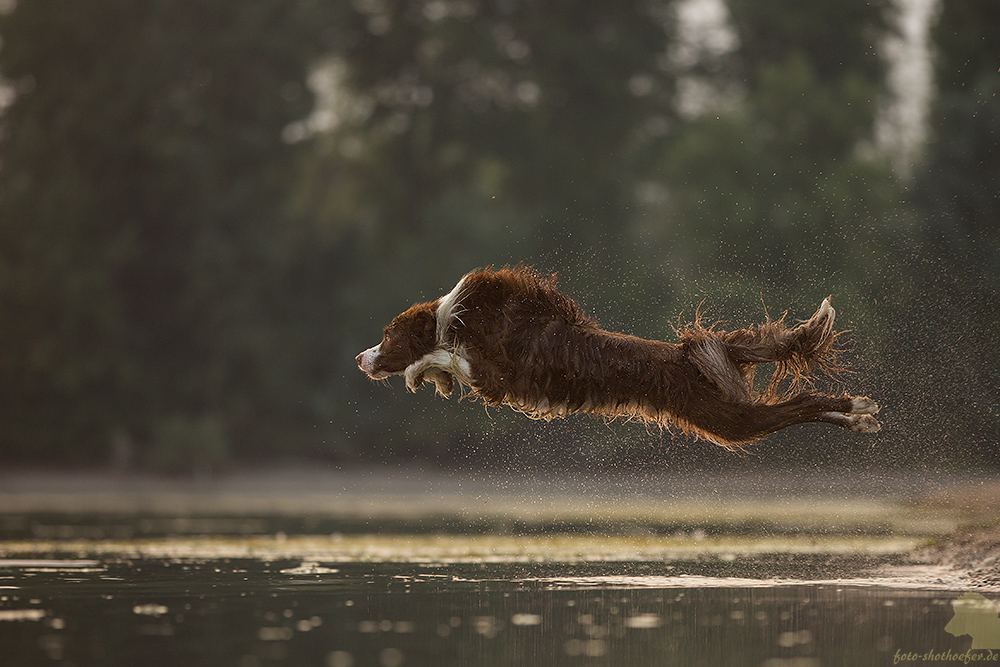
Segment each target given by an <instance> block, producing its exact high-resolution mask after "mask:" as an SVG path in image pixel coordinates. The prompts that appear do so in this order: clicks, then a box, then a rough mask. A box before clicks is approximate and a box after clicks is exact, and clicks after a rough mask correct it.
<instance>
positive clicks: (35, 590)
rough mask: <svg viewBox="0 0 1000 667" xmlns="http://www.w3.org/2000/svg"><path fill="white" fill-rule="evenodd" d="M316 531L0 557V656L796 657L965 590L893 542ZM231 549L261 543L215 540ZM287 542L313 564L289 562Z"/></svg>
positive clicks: (895, 637) (932, 612)
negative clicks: (691, 547)
mask: <svg viewBox="0 0 1000 667" xmlns="http://www.w3.org/2000/svg"><path fill="white" fill-rule="evenodd" d="M325 539H330V540H331V541H330V542H329V543H328V545H329V547H330V548H329V549H325V550H324V549H323V548H322V545H319V544H317V542H316V539H315V538H310V539H309V540H308V543H309V544H311V545H312V546H311V547H305V546H303V544H302V543H301V540H299V539H298V538H285V539H281V538H278V539H276V540H275V539H269V540H263V541H262V540H256V541H251V542H246V541H243V540H234V539H225V540H221V541H220V540H216V539H213V538H199V539H198V540H194V541H192V540H180V541H179V542H177V543H173V542H174V541H172V540H160V541H154V542H150V543H146V544H133V545H131V546H130V545H127V544H119V545H114V544H112V545H110V546H109V545H104V548H101V549H98V550H96V551H88V549H87V547H86V545H84V544H80V545H76V546H72V547H71V551H72V552H71V553H68V552H67V550H66V549H62V550H60V551H59V552H58V553H51V552H48V553H32V554H25V553H20V554H16V556H17V557H16V558H15V557H8V558H6V559H3V560H0V650H2V652H3V662H2V664H4V665H9V666H12V667H19V666H22V665H24V666H27V665H50V664H51V665H56V664H62V665H70V664H71V665H106V666H109V667H111V666H118V665H121V666H126V665H190V666H194V665H207V666H208V665H210V666H212V667H219V666H221V665H239V666H244V667H249V666H255V665H315V666H317V667H348V666H353V665H359V666H360V665H375V666H381V667H396V666H401V665H414V666H416V665H427V666H435V667H436V666H440V665H456V666H457V665H578V664H579V665H650V666H653V665H656V666H662V665H767V666H768V667H777V666H782V665H783V666H787V667H792V666H795V667H805V666H816V665H889V664H898V662H899V660H898V656H899V655H900V653H899V652H902V653H904V654H919V655H924V654H927V653H928V652H933V653H942V652H948V651H951V653H952V654H956V655H957V654H960V653H965V652H966V651H967V650H969V648H970V645H971V639H970V637H968V636H965V637H955V636H952V635H951V634H949V633H947V632H946V631H945V626H946V625H947V624H948V623H949V621H950V620H951V619H952V617H953V616H954V611H953V605H952V603H953V601H955V600H956V599H958V598H959V596H960V595H962V594H963V591H962V590H961V589H955V588H953V587H950V586H949V585H948V583H949V582H948V581H947V579H946V577H945V578H942V576H943V575H944V574H945V573H941V572H936V571H930V570H919V569H918V570H913V569H911V568H908V567H907V566H905V565H902V560H903V559H902V558H901V557H900V556H898V555H893V554H891V553H888V554H875V555H872V554H869V555H863V556H858V555H851V554H839V555H838V554H830V553H802V552H800V553H783V554H766V553H757V554H745V553H744V554H742V555H741V554H740V552H741V551H743V550H744V547H746V546H750V545H752V541H743V542H742V546H739V545H737V546H733V547H732V548H731V549H729V550H727V549H722V550H716V551H715V552H714V553H711V552H710V553H708V554H703V555H700V556H698V557H696V558H694V559H692V560H683V559H676V558H674V557H672V556H671V555H670V554H669V549H667V550H666V551H664V554H666V556H667V557H666V558H664V559H661V560H657V561H642V560H629V561H614V562H607V561H598V562H585V561H580V560H574V562H558V561H556V562H553V561H546V560H545V559H546V558H547V557H548V556H547V555H546V554H545V553H544V549H543V550H541V551H536V552H535V553H537V554H540V555H537V557H536V555H535V554H533V553H532V551H531V549H530V544H529V545H528V547H529V548H527V549H526V550H524V551H522V553H521V554H520V555H515V556H507V555H504V554H505V553H507V552H506V551H505V549H506V548H507V547H504V546H502V547H501V548H500V554H499V555H498V556H496V557H495V558H494V559H492V560H488V559H482V558H480V557H479V556H476V555H474V554H475V552H476V551H477V550H481V549H483V548H484V545H483V543H482V540H480V541H479V543H477V544H471V545H470V544H463V540H462V538H452V539H449V540H447V546H446V547H445V549H444V550H443V551H437V552H434V553H430V554H429V553H427V550H426V549H425V548H422V547H420V546H419V545H418V546H417V548H416V553H415V556H417V557H416V558H408V557H407V555H406V554H407V548H406V547H405V546H403V547H397V551H396V552H393V550H392V548H391V547H387V546H386V545H385V544H384V543H383V544H381V545H380V546H379V545H378V543H379V542H380V541H381V540H380V538H378V537H375V536H373V537H372V538H371V541H372V542H373V543H375V544H376V545H377V546H376V547H375V550H376V551H377V550H379V549H380V550H381V553H382V554H383V555H384V556H385V558H386V560H383V561H380V560H378V558H377V555H376V554H374V553H372V554H369V555H368V556H366V557H364V558H362V559H358V557H357V554H356V553H354V552H352V551H351V550H350V549H348V550H345V551H340V552H339V553H338V548H337V546H336V545H337V543H338V542H342V540H338V539H336V538H332V539H331V538H325ZM352 539H356V540H358V541H359V542H361V541H365V537H364V536H356V537H355V538H352ZM415 539H417V541H418V542H420V541H422V540H425V539H426V538H415ZM587 539H592V540H593V542H594V544H593V547H594V550H595V551H596V552H602V551H606V550H607V549H608V548H609V547H608V545H606V544H603V540H602V539H601V538H596V537H595V538H579V539H578V540H576V542H575V545H574V548H577V549H578V548H580V547H583V546H585V544H586V541H587ZM348 541H350V539H348ZM406 542H407V540H406V539H405V538H403V539H402V540H401V541H399V542H398V544H403V545H405V543H406ZM47 548H48V547H47ZM611 548H612V550H619V552H620V550H621V549H622V546H621V545H620V544H616V545H614V546H613V547H611ZM240 549H245V550H246V551H248V552H253V551H255V550H256V551H257V552H259V555H258V556H256V557H234V556H233V555H222V556H219V555H217V554H220V553H221V554H232V552H234V551H238V550H240ZM158 550H159V551H158ZM300 551H301V552H303V553H304V554H305V555H308V556H309V557H310V558H311V559H310V560H302V559H300V558H290V557H289V556H290V555H292V554H295V553H296V552H300ZM324 551H326V553H327V554H328V555H327V556H326V557H324V558H315V557H316V556H317V555H318V554H322V552H324ZM445 552H446V553H450V554H451V556H447V555H446V556H444V557H441V554H442V553H445ZM149 553H154V554H158V555H156V556H155V557H150V556H149V555H148V554H149ZM640 553H645V554H646V555H647V557H648V554H649V553H650V551H649V549H648V545H647V548H646V549H645V551H643V550H641V549H640ZM167 554H170V555H167ZM180 554H186V555H180ZM213 554H215V555H213ZM435 554H436V555H437V556H438V558H437V559H436V560H435V559H434V556H435ZM674 556H676V554H674ZM533 559H534V560H535V562H532V561H533ZM538 560H540V561H541V562H537V561H538ZM406 561H413V562H406ZM873 568H876V572H877V574H874V575H873ZM893 568H895V569H893ZM980 653H982V652H980ZM894 658H895V662H894Z"/></svg>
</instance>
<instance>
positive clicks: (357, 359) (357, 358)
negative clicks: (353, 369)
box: [354, 352, 365, 369]
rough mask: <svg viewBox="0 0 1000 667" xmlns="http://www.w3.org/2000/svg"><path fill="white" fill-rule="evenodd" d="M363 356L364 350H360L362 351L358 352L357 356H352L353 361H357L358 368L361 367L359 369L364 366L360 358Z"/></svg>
mask: <svg viewBox="0 0 1000 667" xmlns="http://www.w3.org/2000/svg"><path fill="white" fill-rule="evenodd" d="M364 356H365V353H364V352H362V353H361V354H359V355H358V356H356V357H354V361H356V362H358V368H361V369H363V368H364V367H363V366H362V365H361V359H362V357H364Z"/></svg>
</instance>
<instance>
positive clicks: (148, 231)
mask: <svg viewBox="0 0 1000 667" xmlns="http://www.w3.org/2000/svg"><path fill="white" fill-rule="evenodd" d="M921 8H922V9H921ZM914 11H918V13H919V11H924V12H925V13H926V15H927V16H928V17H929V18H928V19H927V21H925V22H924V24H922V25H926V26H927V31H926V33H925V32H923V31H922V30H921V28H920V27H919V25H918V27H917V28H916V29H914V28H913V26H912V25H911V23H909V22H908V21H909V18H912V17H913V15H914V14H913V12H914ZM908 17H909V18H908ZM924 38H926V41H927V43H926V45H924V44H923V42H922V40H923V39H924ZM0 40H2V41H0V77H2V78H0V83H2V86H0V109H2V112H0V464H3V465H29V464H30V465H39V464H58V465H61V466H67V465H72V466H105V465H112V466H115V467H118V468H122V469H135V468H138V469H150V470H161V471H180V472H183V471H191V470H218V469H223V468H225V467H226V466H230V465H234V464H241V465H245V464H264V463H268V462H274V461H278V460H280V461H310V462H320V463H324V464H327V465H329V464H336V465H346V464H350V463H365V464H370V463H373V462H398V461H413V460H416V461H421V462H424V463H433V464H439V465H446V466H478V465H485V466H490V467H519V468H521V467H531V466H539V467H546V466H549V467H552V466H557V467H565V466H574V465H582V466H585V467H587V468H591V469H592V468H611V467H626V468H634V467H641V466H647V465H648V466H658V467H669V466H677V465H680V464H681V462H686V463H689V464H694V465H709V466H720V465H733V464H734V463H735V464H739V465H744V464H747V463H749V464H751V465H758V464H761V463H763V462H770V461H775V462H790V461H798V462H804V463H807V464H824V463H825V464H836V465H842V466H848V467H849V466H871V465H905V466H938V465H947V466H982V465H986V466H993V467H996V466H1000V446H998V436H997V434H998V433H1000V405H998V404H1000V355H998V354H997V351H996V350H994V349H993V345H995V344H996V342H997V338H998V332H1000V326H998V324H1000V315H998V313H1000V297H998V291H997V289H998V286H1000V271H998V267H1000V148H998V137H1000V99H998V97H997V95H998V92H1000V3H997V2H995V0H965V1H963V2H941V3H939V4H938V3H935V2H933V1H932V0H899V1H898V2H897V3H891V2H889V1H888V0H872V1H867V0H822V1H816V2H809V3H802V2H797V1H796V0H726V2H723V1H722V0H642V1H634V0H587V1H585V2H567V1H565V0H556V1H554V2H548V3H534V2H524V1H522V0H354V1H353V3H347V2H324V1H322V0H239V1H238V2H237V1H234V0H210V1H209V0H191V1H190V2H183V3H181V2H171V1H169V0H149V1H147V2H140V3H136V2H131V1H128V0H92V1H91V2H87V3H67V2H62V1H59V0H31V1H27V0H20V1H18V0H5V1H4V2H2V3H0ZM915 47H919V48H917V50H916V51H913V48H915ZM924 47H926V48H924ZM921 48H923V52H924V53H929V54H930V60H929V61H927V62H928V64H929V67H930V70H929V73H928V76H927V77H926V80H927V84H928V87H927V91H926V94H924V95H923V96H921V95H922V93H921V89H920V86H919V82H920V78H919V75H920V70H919V65H920V62H921V61H920V58H919V54H920V52H921V51H920V49H921ZM908 49H909V50H908ZM914 53H916V54H917V55H914ZM907 64H909V65H910V68H909V69H907V68H906V67H905V65H907ZM914 67H916V68H917V69H915V70H914V69H913V68H914ZM906 72H910V74H911V75H913V76H916V79H914V80H915V81H916V83H915V84H914V83H913V82H912V81H910V82H909V83H907V80H906V79H905V77H902V74H905V73H906ZM914 72H915V74H914ZM901 73H902V74H901ZM901 77H902V78H901ZM907 86H909V87H907ZM520 261H525V262H528V263H531V264H535V265H536V266H537V267H538V268H539V269H541V270H543V271H553V272H558V274H559V280H560V285H561V286H562V288H563V289H564V290H565V291H567V292H569V293H570V294H572V295H573V296H574V297H576V298H577V299H578V300H579V301H580V302H581V303H582V304H583V305H584V307H585V308H586V309H587V311H588V312H589V313H590V314H591V315H592V316H594V317H595V318H596V319H597V320H598V321H600V322H601V323H602V324H603V325H604V326H606V327H608V328H613V329H617V330H622V331H627V332H630V333H635V334H637V335H641V336H645V337H652V338H659V339H666V340H673V339H674V335H673V329H674V327H675V326H676V325H678V324H679V323H683V322H684V321H688V320H690V319H691V318H693V316H694V312H695V308H697V307H699V305H700V308H701V310H702V313H703V314H704V315H705V316H707V317H709V318H710V319H713V320H715V319H718V320H722V321H723V322H724V324H725V326H730V327H736V326H744V325H746V324H749V323H752V322H757V321H761V320H762V319H763V317H764V314H765V307H766V309H767V312H769V313H770V314H771V315H772V316H775V317H776V316H779V315H780V314H781V313H782V312H784V311H785V310H787V311H788V317H789V319H790V320H794V319H804V318H806V317H808V316H809V315H811V314H812V312H813V311H814V309H815V308H816V306H817V305H818V304H819V302H820V300H821V299H822V298H823V297H825V296H827V295H828V294H832V295H833V303H834V305H835V307H836V308H837V310H838V323H839V324H840V326H842V327H845V328H848V329H850V330H851V336H852V338H853V340H854V344H853V346H852V349H851V351H850V353H849V355H848V356H849V360H850V361H851V362H852V365H853V368H854V370H855V372H854V374H852V375H848V376H844V377H843V378H841V380H840V382H841V384H840V385H837V384H836V383H835V384H834V385H832V386H834V387H836V386H842V387H843V388H845V389H847V390H850V391H851V392H853V393H861V394H867V395H870V396H872V397H873V398H875V399H876V400H877V401H878V402H879V403H880V404H882V405H883V406H884V410H883V412H882V414H881V415H880V419H881V421H882V423H883V431H882V432H881V433H880V434H879V435H877V436H867V435H860V434H851V433H845V432H843V431H839V430H837V429H828V428H825V427H820V426H802V427H796V428H794V429H788V430H787V431H785V432H782V433H780V434H777V435H775V436H772V437H770V438H768V439H767V440H765V441H763V442H762V443H760V444H758V445H755V446H754V447H752V448H751V449H749V450H748V451H747V452H746V453H744V454H732V453H729V452H724V451H722V450H719V449H717V448H713V446H711V445H707V444H704V443H696V442H691V441H689V440H687V439H685V438H684V437H683V436H674V435H671V434H669V433H664V432H659V431H649V430H647V429H646V428H644V427H643V426H642V425H639V424H629V423H613V424H610V425H607V424H604V423H603V422H600V421H596V420H591V419H588V418H585V417H576V418H572V419H568V420H562V421H558V422H552V423H538V422H533V421H530V420H527V419H525V418H524V417H523V416H521V415H517V414H515V413H513V412H512V411H509V410H507V409H490V410H488V411H487V410H484V409H483V408H482V407H481V406H480V405H478V404H476V403H475V402H473V401H468V400H466V401H462V402H456V401H455V400H454V399H452V400H451V401H447V402H446V401H443V400H442V399H440V398H437V397H434V396H433V395H432V392H431V391H430V390H429V389H425V390H424V391H422V392H420V393H418V394H417V395H411V394H408V393H407V392H405V391H404V390H403V388H402V384H401V383H400V382H395V383H393V382H390V383H389V384H390V385H391V386H385V385H384V384H378V383H373V382H371V381H370V380H368V379H367V378H366V377H365V376H364V375H363V374H362V373H360V372H359V371H358V370H357V368H356V367H355V363H354V356H355V355H356V354H357V353H358V352H359V351H361V350H362V349H364V348H367V347H369V346H371V345H373V344H375V343H376V342H377V341H378V340H379V338H380V337H381V327H382V326H384V325H385V324H387V323H388V321H389V320H390V319H391V318H392V316H394V315H395V314H396V313H397V312H399V311H401V310H403V309H404V308H405V307H407V306H408V305H410V304H411V303H413V302H416V301H420V300H429V299H433V298H436V297H437V296H439V295H441V294H443V293H444V292H446V291H448V290H449V289H450V288H451V287H452V286H453V285H454V284H455V282H456V281H457V280H458V278H459V277H460V276H461V275H462V274H464V273H465V272H467V271H468V270H470V269H472V268H475V267H479V266H485V265H502V264H508V263H517V262H520Z"/></svg>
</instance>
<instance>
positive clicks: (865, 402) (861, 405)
mask: <svg viewBox="0 0 1000 667" xmlns="http://www.w3.org/2000/svg"><path fill="white" fill-rule="evenodd" d="M878 411H879V407H878V403H876V402H875V401H873V400H872V399H870V398H868V397H867V396H855V397H854V398H852V399H851V414H855V415H874V414H877V413H878Z"/></svg>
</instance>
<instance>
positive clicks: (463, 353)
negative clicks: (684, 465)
mask: <svg viewBox="0 0 1000 667" xmlns="http://www.w3.org/2000/svg"><path fill="white" fill-rule="evenodd" d="M833 319H834V311H833V308H832V307H831V306H830V304H829V300H824V301H823V303H822V304H821V306H820V308H819V309H818V310H817V311H816V314H815V315H813V316H812V317H811V318H810V319H809V320H808V321H806V322H804V323H802V324H800V325H798V326H796V327H791V328H789V327H788V326H786V325H785V324H784V318H782V319H780V320H770V319H769V320H768V321H767V322H765V323H764V324H759V325H754V326H751V327H748V328H744V329H737V330H734V331H724V330H720V329H716V328H714V327H705V326H703V325H702V323H701V321H700V318H696V321H695V322H694V323H693V324H691V325H690V326H688V327H687V328H684V329H682V330H680V331H678V334H679V338H680V343H668V342H661V341H653V340H645V339H642V338H637V337H635V336H630V335H626V334H621V333H614V332H610V331H605V330H604V329H601V328H600V327H599V326H598V325H597V323H596V322H594V321H593V320H591V319H590V318H589V317H587V316H586V315H585V314H584V313H583V311H582V310H581V309H580V308H579V307H578V306H577V304H576V303H575V302H574V301H573V300H572V299H570V298H569V297H567V296H566V295H564V294H562V293H561V292H559V291H558V290H557V289H556V288H555V277H554V276H543V275H539V274H538V273H536V272H535V271H534V270H532V269H531V268H528V267H524V266H518V267H514V268H503V269H500V270H498V271H493V270H490V269H483V270H480V271H475V272H472V273H470V274H468V275H466V276H465V277H463V278H462V280H461V281H459V283H458V284H457V285H456V286H455V289H453V290H452V291H451V292H449V293H448V294H447V295H445V296H444V297H442V298H440V299H437V300H435V301H432V302H428V303H423V304H417V305H415V306H413V307H411V308H410V309H408V310H407V311H405V312H404V313H402V314H400V315H399V316H398V317H396V318H395V319H394V320H393V322H392V323H391V324H390V325H389V326H388V327H386V329H385V332H384V337H383V340H382V342H381V343H380V344H379V345H377V346H375V347H374V348H371V349H369V350H366V351H365V352H362V353H361V354H359V355H358V357H357V361H358V365H359V366H360V367H361V368H362V370H364V371H365V372H366V373H368V374H369V375H371V376H372V377H375V378H381V377H386V376H388V375H393V374H403V375H405V376H406V384H407V387H409V388H410V389H411V390H413V391H416V389H417V388H418V387H419V386H420V384H421V383H422V382H424V381H428V382H432V383H434V385H435V386H436V388H437V391H438V393H440V394H442V395H449V394H450V393H451V392H452V390H453V388H454V382H455V381H456V380H457V381H458V382H459V383H460V384H462V385H465V386H468V387H469V388H470V390H471V392H470V393H471V395H472V396H474V397H477V398H479V399H481V400H482V401H483V402H484V403H486V404H487V405H499V404H506V405H509V406H511V407H513V408H514V409H516V410H519V411H521V412H523V413H525V414H527V415H529V416H531V417H533V418H540V419H552V418H555V417H562V416H565V415H570V414H575V413H588V414H592V415H596V416H600V417H605V418H609V419H614V418H618V417H624V418H638V419H642V420H645V421H647V422H651V423H655V424H658V425H660V426H664V427H671V426H676V427H679V428H680V429H681V430H682V431H684V432H686V433H689V434H692V435H695V436H698V437H701V438H704V439H706V440H709V441H711V442H715V443H717V444H720V445H723V446H727V447H732V446H737V445H740V444H743V443H747V442H751V441H753V440H756V439H758V438H760V437H762V436H764V435H767V434H769V433H773V432H774V431H777V430H779V429H782V428H784V427H786V426H790V425H792V424H801V423H806V422H825V423H830V424H834V425H836V426H840V427H842V428H847V429H850V430H854V431H863V432H873V431H877V430H878V429H879V425H878V422H877V421H875V419H874V417H872V414H873V413H875V412H877V411H878V406H877V405H876V404H875V403H874V402H873V401H871V400H870V399H867V398H865V397H851V396H847V395H843V394H842V395H830V394H824V393H820V392H816V391H811V390H806V389H804V388H805V387H810V386H811V384H812V382H811V380H812V377H813V376H814V374H815V373H816V372H822V373H825V374H834V373H837V372H839V371H841V370H842V368H841V367H840V365H838V363H837V358H836V347H835V343H836V340H837V333H836V332H835V331H834V330H833ZM760 363H774V364H775V365H776V370H775V372H774V374H773V376H772V377H771V380H770V382H769V383H768V384H767V386H766V387H765V388H764V389H763V390H761V391H758V390H756V389H755V388H754V384H753V375H754V368H755V366H756V365H757V364H760Z"/></svg>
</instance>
